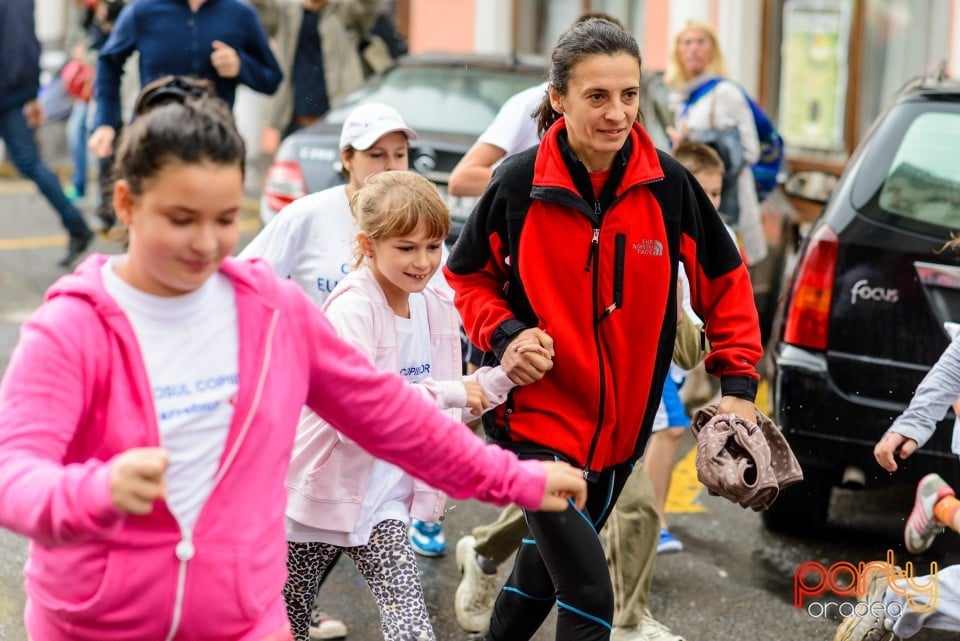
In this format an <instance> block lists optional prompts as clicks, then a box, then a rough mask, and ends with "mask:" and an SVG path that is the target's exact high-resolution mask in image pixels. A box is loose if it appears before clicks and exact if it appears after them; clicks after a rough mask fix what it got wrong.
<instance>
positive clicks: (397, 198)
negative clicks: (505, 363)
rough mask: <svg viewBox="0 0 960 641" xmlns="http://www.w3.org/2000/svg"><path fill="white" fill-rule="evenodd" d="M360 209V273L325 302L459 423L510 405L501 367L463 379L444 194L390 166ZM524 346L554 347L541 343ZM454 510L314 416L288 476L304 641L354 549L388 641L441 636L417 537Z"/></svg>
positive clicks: (290, 584)
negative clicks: (434, 281) (415, 529)
mask: <svg viewBox="0 0 960 641" xmlns="http://www.w3.org/2000/svg"><path fill="white" fill-rule="evenodd" d="M350 204H351V209H352V211H353V217H354V220H355V222H356V226H357V229H358V231H359V233H358V234H357V245H358V246H357V248H356V254H357V255H356V262H355V264H354V269H355V271H352V272H350V273H349V274H348V275H347V276H346V277H344V278H343V280H341V281H340V283H339V285H337V287H336V288H335V289H334V291H333V293H332V294H331V295H330V296H329V297H328V298H327V300H326V301H325V302H324V305H323V309H324V311H325V313H326V315H327V318H329V319H330V322H331V323H332V324H333V326H334V327H335V328H336V330H337V331H338V332H339V333H340V336H341V337H342V338H343V339H344V340H346V341H347V342H348V343H351V344H353V345H356V346H357V347H358V348H360V350H361V351H363V352H364V353H365V354H366V355H367V357H369V358H370V360H371V361H373V363H374V365H376V366H377V367H378V368H380V369H384V370H388V371H392V372H395V373H398V374H400V376H402V377H403V378H404V379H405V380H406V381H407V382H408V383H412V384H414V385H413V388H414V389H416V390H418V391H419V392H421V393H422V394H423V395H424V396H426V397H427V398H429V399H430V400H431V401H433V402H435V403H436V404H437V405H438V406H439V407H440V408H442V409H444V410H446V413H447V415H448V416H450V417H451V418H453V419H455V420H459V419H460V418H461V410H463V409H467V411H468V414H469V415H471V416H474V417H475V416H478V415H479V414H480V413H481V412H482V411H483V410H484V409H486V408H487V407H489V406H491V403H493V404H499V403H502V402H503V401H504V400H505V399H506V396H507V393H508V392H509V391H510V390H511V389H512V388H513V387H514V383H513V382H512V381H511V380H510V378H509V377H508V376H507V375H506V373H505V372H504V371H503V369H502V368H500V367H496V368H489V367H487V368H483V369H482V370H480V371H478V372H477V373H476V375H475V376H470V377H468V378H466V379H464V378H462V377H461V363H462V358H461V354H460V332H459V321H458V317H457V313H456V310H455V309H454V307H453V301H451V300H450V299H449V298H447V297H446V296H444V295H443V293H442V292H440V291H439V290H436V289H434V288H433V287H430V286H428V283H429V281H430V278H431V277H432V276H433V275H434V273H436V271H437V269H438V268H439V267H440V262H441V256H440V253H441V245H442V244H443V239H444V238H446V237H447V235H448V234H449V232H450V214H449V212H448V210H447V207H446V205H444V203H443V199H442V198H441V197H440V194H439V193H438V192H437V189H436V187H434V185H433V184H432V183H431V182H430V181H429V180H427V179H426V178H424V177H423V176H420V175H419V174H415V173H413V172H409V171H388V172H384V173H380V174H376V175H374V176H370V177H368V178H367V181H366V183H365V185H364V186H363V187H362V188H361V189H360V190H358V191H357V192H356V193H355V194H354V196H353V198H352V199H351V203H350ZM520 349H522V350H525V351H528V350H537V351H543V348H542V347H540V345H539V343H537V342H536V341H532V340H531V341H528V342H527V343H526V344H524V345H522V346H521V347H520ZM545 357H548V356H547V355H545ZM461 429H462V431H464V432H466V431H468V430H467V428H466V427H463V428H461ZM443 507H444V495H443V494H442V493H441V492H439V491H438V490H435V489H433V488H432V487H430V486H429V485H427V484H426V483H423V482H421V481H417V480H415V479H414V478H413V477H411V476H409V475H408V474H406V473H405V472H403V471H402V470H401V469H399V468H398V467H396V466H394V465H392V464H390V463H386V462H384V461H379V460H377V459H375V458H373V457H372V456H371V455H370V454H367V453H366V452H365V451H364V450H362V449H361V448H360V447H359V446H358V445H357V444H356V443H355V442H354V441H352V440H350V439H349V438H347V437H346V436H344V435H343V434H341V433H340V432H338V431H337V429H335V428H334V427H333V426H331V425H330V424H329V423H328V422H326V421H324V420H323V419H322V418H321V417H319V416H317V414H316V413H314V412H312V411H310V410H305V411H304V413H303V416H302V417H301V419H300V425H299V427H298V428H297V438H296V442H295V444H294V448H293V459H292V463H291V466H290V471H289V473H288V474H287V539H288V541H289V549H288V552H287V570H288V572H289V577H288V579H287V584H286V586H284V589H283V595H284V598H285V599H286V602H287V613H288V614H289V616H290V623H291V625H292V627H293V633H294V638H295V639H297V641H307V639H308V627H309V624H310V611H311V607H312V605H313V601H314V598H315V596H316V594H317V591H318V590H319V588H320V582H321V577H322V576H323V575H324V573H325V572H326V571H327V568H328V567H329V565H330V563H331V562H332V561H333V559H334V558H335V557H336V556H337V554H338V553H339V552H340V551H342V552H343V553H344V554H346V555H347V556H349V557H350V558H351V559H353V561H354V563H355V564H356V566H357V569H358V570H360V573H361V574H362V575H363V577H364V579H366V582H367V585H368V587H369V588H370V591H371V592H372V594H373V596H374V598H375V599H376V601H377V605H378V607H379V608H380V622H381V629H382V631H383V636H384V638H385V639H387V641H405V640H407V639H417V640H421V641H427V640H432V639H434V638H435V637H434V634H433V629H432V628H431V626H430V617H429V616H428V614H427V610H426V606H425V605H424V602H423V590H422V589H421V585H420V577H419V573H418V571H417V562H416V557H415V555H414V551H413V547H412V545H411V543H410V539H409V538H408V537H407V534H406V532H407V526H408V525H409V522H410V518H411V517H413V518H415V519H420V520H423V521H437V520H439V519H440V517H441V516H442V514H443ZM387 560H389V562H390V564H391V567H390V569H389V571H385V568H384V567H383V564H384V562H385V561H387ZM397 604H403V607H400V608H398V607H397Z"/></svg>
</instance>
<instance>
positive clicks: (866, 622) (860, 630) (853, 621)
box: [833, 568, 900, 641]
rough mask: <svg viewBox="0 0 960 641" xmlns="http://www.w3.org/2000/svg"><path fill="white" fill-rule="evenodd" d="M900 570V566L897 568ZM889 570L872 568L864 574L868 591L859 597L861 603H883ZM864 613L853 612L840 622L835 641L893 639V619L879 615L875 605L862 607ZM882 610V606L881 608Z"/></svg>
mask: <svg viewBox="0 0 960 641" xmlns="http://www.w3.org/2000/svg"><path fill="white" fill-rule="evenodd" d="M896 569H897V570H899V569H900V568H896ZM889 575H890V571H889V570H882V569H880V568H870V569H868V570H867V572H866V574H865V575H864V580H865V581H866V582H867V593H866V594H865V595H864V596H862V597H860V598H859V599H858V601H859V602H861V603H866V604H867V605H868V606H873V604H875V603H880V604H882V603H883V593H884V591H885V590H886V589H887V585H888V581H889V578H888V577H889ZM862 610H863V614H857V612H856V610H855V611H854V613H853V614H851V615H850V616H848V617H846V618H845V619H844V620H843V621H841V622H840V626H839V627H838V628H837V633H836V634H835V635H834V637H833V641H892V639H893V623H894V622H893V621H891V620H890V619H887V618H885V617H883V615H882V614H881V616H877V615H876V612H875V608H874V607H866V608H862ZM880 610H881V612H882V608H880Z"/></svg>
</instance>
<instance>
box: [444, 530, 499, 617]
mask: <svg viewBox="0 0 960 641" xmlns="http://www.w3.org/2000/svg"><path fill="white" fill-rule="evenodd" d="M476 542H477V540H476V539H475V538H474V537H472V536H465V537H463V538H461V539H460V540H459V541H457V568H458V569H459V570H460V573H461V574H462V575H463V578H462V579H460V585H458V586H457V592H456V594H454V596H453V611H454V613H455V614H456V615H457V623H459V624H460V627H461V628H463V629H464V630H466V631H467V632H483V631H484V630H486V629H487V625H489V623H490V615H492V614H493V604H494V602H495V601H496V600H497V593H498V592H499V591H500V580H499V578H498V577H497V575H496V574H487V573H485V572H484V571H483V570H482V569H480V564H479V563H477V553H476V552H475V551H474V549H473V546H474V545H475V544H476Z"/></svg>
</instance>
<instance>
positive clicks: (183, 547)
mask: <svg viewBox="0 0 960 641" xmlns="http://www.w3.org/2000/svg"><path fill="white" fill-rule="evenodd" d="M279 315H280V312H279V311H278V310H276V309H274V310H273V315H272V316H271V317H270V324H269V325H268V326H267V332H266V341H267V342H266V345H267V350H266V353H265V354H264V355H263V360H262V361H261V365H260V375H259V376H258V377H257V389H256V392H255V393H254V396H253V402H252V403H251V404H250V411H248V412H247V415H246V416H245V417H244V419H243V425H242V426H241V428H240V433H239V434H238V435H237V440H236V441H235V442H234V443H233V448H231V450H230V453H229V454H227V457H226V458H225V459H224V461H223V465H222V466H221V467H220V469H219V470H217V474H216V476H214V477H213V485H211V487H210V494H213V492H214V490H215V489H216V488H217V485H219V483H220V481H221V480H222V479H223V477H224V476H225V475H226V473H227V470H228V469H229V468H230V466H231V464H232V463H233V461H234V459H236V457H237V452H238V451H239V450H240V446H241V445H242V444H243V441H244V439H245V438H246V435H247V432H248V431H249V430H250V425H251V423H253V416H254V414H256V411H257V408H258V407H259V406H260V398H261V397H262V396H263V386H264V384H265V383H266V380H267V370H269V368H270V356H271V352H272V349H271V345H272V343H273V333H274V330H275V329H276V327H277V318H278V317H279ZM207 500H209V496H208V499H207ZM204 507H206V503H204V505H203V506H202V507H201V508H200V513H199V514H197V521H198V522H199V520H200V516H201V515H202V514H203V508H204ZM195 553H196V548H195V547H194V545H193V531H192V530H190V529H184V528H180V542H179V543H177V547H176V548H175V554H176V556H177V558H178V559H179V560H180V568H179V569H178V571H177V594H176V597H175V598H174V601H173V617H172V619H171V622H170V631H169V632H168V633H167V637H166V641H173V639H174V637H176V635H177V631H178V630H179V628H180V619H181V617H182V616H183V595H184V588H185V587H186V584H187V565H188V563H189V562H190V560H191V559H192V558H193V556H194V554H195Z"/></svg>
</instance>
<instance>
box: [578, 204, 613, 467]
mask: <svg viewBox="0 0 960 641" xmlns="http://www.w3.org/2000/svg"><path fill="white" fill-rule="evenodd" d="M594 212H595V213H596V214H597V216H598V219H599V221H598V222H597V226H596V227H594V228H593V240H592V241H591V243H590V263H589V264H588V265H587V268H588V270H589V269H590V268H591V267H592V268H593V289H592V292H591V298H592V299H593V318H594V319H596V318H598V317H599V311H600V303H599V299H598V298H597V296H598V290H599V280H600V270H599V269H598V267H599V264H600V251H599V248H600V228H601V227H602V226H603V217H602V216H601V212H600V201H599V200H597V201H595V202H594ZM593 343H594V346H595V347H596V350H597V371H598V372H599V374H600V403H599V408H597V409H598V411H597V429H596V430H594V432H593V438H592V439H591V440H590V449H589V450H587V459H586V461H585V462H584V466H583V478H584V480H587V481H589V480H596V478H597V474H596V473H595V472H591V471H590V462H591V461H592V460H593V454H594V452H595V451H596V449H597V443H598V442H599V440H600V432H601V430H602V428H603V412H604V407H605V404H604V399H605V398H606V395H607V376H606V368H605V367H604V363H603V347H602V346H601V344H600V323H599V321H595V322H594V323H593Z"/></svg>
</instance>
